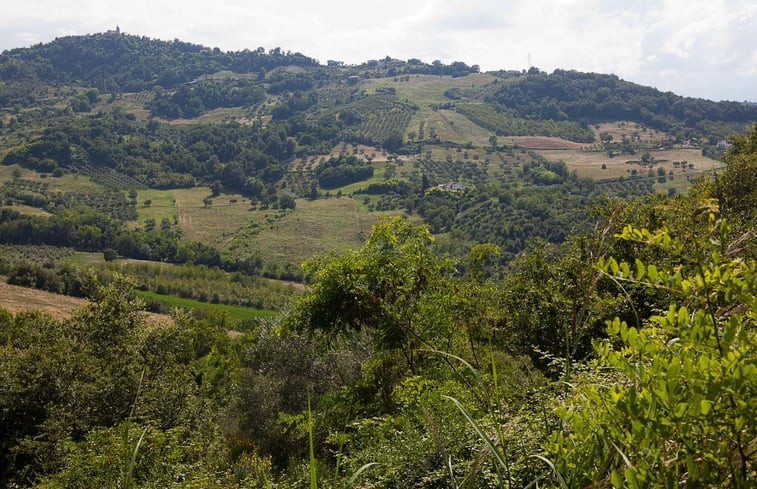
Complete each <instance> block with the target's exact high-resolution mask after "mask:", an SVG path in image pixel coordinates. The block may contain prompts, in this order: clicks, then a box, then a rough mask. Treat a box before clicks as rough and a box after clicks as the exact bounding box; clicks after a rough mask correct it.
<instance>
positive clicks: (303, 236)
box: [231, 197, 397, 267]
mask: <svg viewBox="0 0 757 489" xmlns="http://www.w3.org/2000/svg"><path fill="white" fill-rule="evenodd" d="M390 214H397V213H396V212H395V213H367V212H360V210H359V209H358V203H357V201H356V199H351V198H349V197H342V198H330V199H318V200H314V201H308V200H304V199H299V200H297V210H296V211H295V212H287V213H280V212H278V211H275V210H270V209H269V210H254V211H250V212H249V218H248V225H247V226H246V227H245V228H244V229H241V230H240V231H239V232H238V234H237V236H236V237H235V239H234V240H233V243H232V244H231V249H233V252H234V253H235V254H238V255H241V256H245V255H251V254H255V255H259V256H260V257H261V258H262V260H263V263H264V264H269V263H270V264H275V265H279V266H285V265H290V266H294V267H299V265H300V263H302V262H303V261H304V260H305V259H307V258H309V257H311V256H312V255H313V254H315V253H328V252H330V251H334V252H336V253H341V252H344V251H345V250H347V249H349V248H357V247H359V246H361V244H362V243H363V241H364V240H365V239H366V238H367V237H368V235H369V234H370V232H371V227H372V226H373V224H374V223H375V222H376V221H377V220H378V219H380V217H381V216H384V215H390Z"/></svg>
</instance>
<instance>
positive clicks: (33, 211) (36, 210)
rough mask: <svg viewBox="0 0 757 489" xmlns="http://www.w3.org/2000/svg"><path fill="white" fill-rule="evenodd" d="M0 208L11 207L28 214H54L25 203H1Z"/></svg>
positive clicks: (43, 215) (48, 215)
mask: <svg viewBox="0 0 757 489" xmlns="http://www.w3.org/2000/svg"><path fill="white" fill-rule="evenodd" d="M0 209H11V210H14V211H16V212H20V213H21V214H26V215H28V216H39V217H50V216H51V215H52V214H50V213H49V212H47V211H45V210H44V209H40V208H39V207H31V206H28V205H24V204H16V205H0Z"/></svg>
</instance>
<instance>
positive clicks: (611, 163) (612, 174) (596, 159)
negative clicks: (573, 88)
mask: <svg viewBox="0 0 757 489" xmlns="http://www.w3.org/2000/svg"><path fill="white" fill-rule="evenodd" d="M536 153H538V154H540V155H541V156H543V157H545V158H547V159H548V160H553V161H557V160H562V161H564V162H565V164H566V165H567V166H568V168H569V169H570V170H575V171H576V173H577V174H578V175H579V176H581V177H589V178H593V179H598V180H600V179H603V178H617V177H621V176H629V175H630V174H631V172H632V170H634V169H635V170H637V172H638V173H639V174H640V175H643V174H645V173H647V172H648V170H649V167H647V168H642V167H641V166H640V165H638V164H629V163H627V162H628V161H638V160H639V158H641V153H640V152H637V153H636V154H635V155H622V156H615V157H614V158H610V157H608V156H607V154H606V153H603V152H598V151H581V150H538V151H536ZM650 154H651V155H652V157H653V158H654V159H655V160H658V161H659V163H658V164H656V165H655V166H654V170H655V171H656V169H657V168H658V167H662V168H664V169H665V172H666V173H667V172H669V171H671V170H672V171H673V173H674V174H679V173H683V174H685V173H687V172H689V173H690V172H701V171H708V170H713V169H716V168H719V167H721V166H722V165H723V164H722V163H721V162H719V161H717V160H713V159H710V158H707V157H705V156H702V152H701V151H699V150H697V149H670V150H663V151H650ZM674 161H678V162H681V161H686V162H687V163H688V164H693V165H694V167H693V168H690V167H689V166H688V165H687V167H686V169H685V170H684V169H682V168H681V167H680V166H679V167H675V166H674V165H673V162H674ZM603 164H604V165H606V169H602V165H603Z"/></svg>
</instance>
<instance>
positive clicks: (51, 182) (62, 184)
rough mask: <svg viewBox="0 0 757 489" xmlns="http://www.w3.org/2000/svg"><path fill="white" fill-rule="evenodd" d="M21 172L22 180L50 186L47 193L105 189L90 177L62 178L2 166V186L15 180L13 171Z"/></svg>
mask: <svg viewBox="0 0 757 489" xmlns="http://www.w3.org/2000/svg"><path fill="white" fill-rule="evenodd" d="M14 170H19V171H20V172H21V178H22V179H24V180H32V181H35V182H44V183H47V184H48V187H47V192H93V191H103V187H102V186H100V185H98V184H96V183H94V182H93V181H92V180H90V179H89V177H87V176H84V175H76V174H70V173H66V174H64V175H63V176H62V177H52V176H49V175H47V176H45V177H42V176H40V174H39V173H38V172H36V171H33V170H28V169H26V168H23V167H22V166H20V165H8V166H5V165H0V185H2V184H3V183H5V182H7V181H9V180H12V179H13V171H14Z"/></svg>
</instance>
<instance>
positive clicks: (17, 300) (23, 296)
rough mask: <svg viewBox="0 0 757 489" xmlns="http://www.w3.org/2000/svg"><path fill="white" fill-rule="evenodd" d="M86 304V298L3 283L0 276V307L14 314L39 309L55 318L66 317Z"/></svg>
mask: <svg viewBox="0 0 757 489" xmlns="http://www.w3.org/2000/svg"><path fill="white" fill-rule="evenodd" d="M87 304H89V302H88V301H87V300H86V299H80V298H78V297H69V296H67V295H61V294H53V293H51V292H46V291H44V290H37V289H30V288H27V287H19V286H18V285H9V284H7V283H5V278H4V277H2V278H0V307H2V308H3V309H5V310H7V311H9V312H11V313H14V314H15V313H17V312H20V311H40V312H43V313H45V314H48V315H50V316H52V317H54V318H56V319H66V318H69V317H71V316H72V315H73V312H74V311H75V310H76V309H79V308H81V307H84V306H86V305H87Z"/></svg>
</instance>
